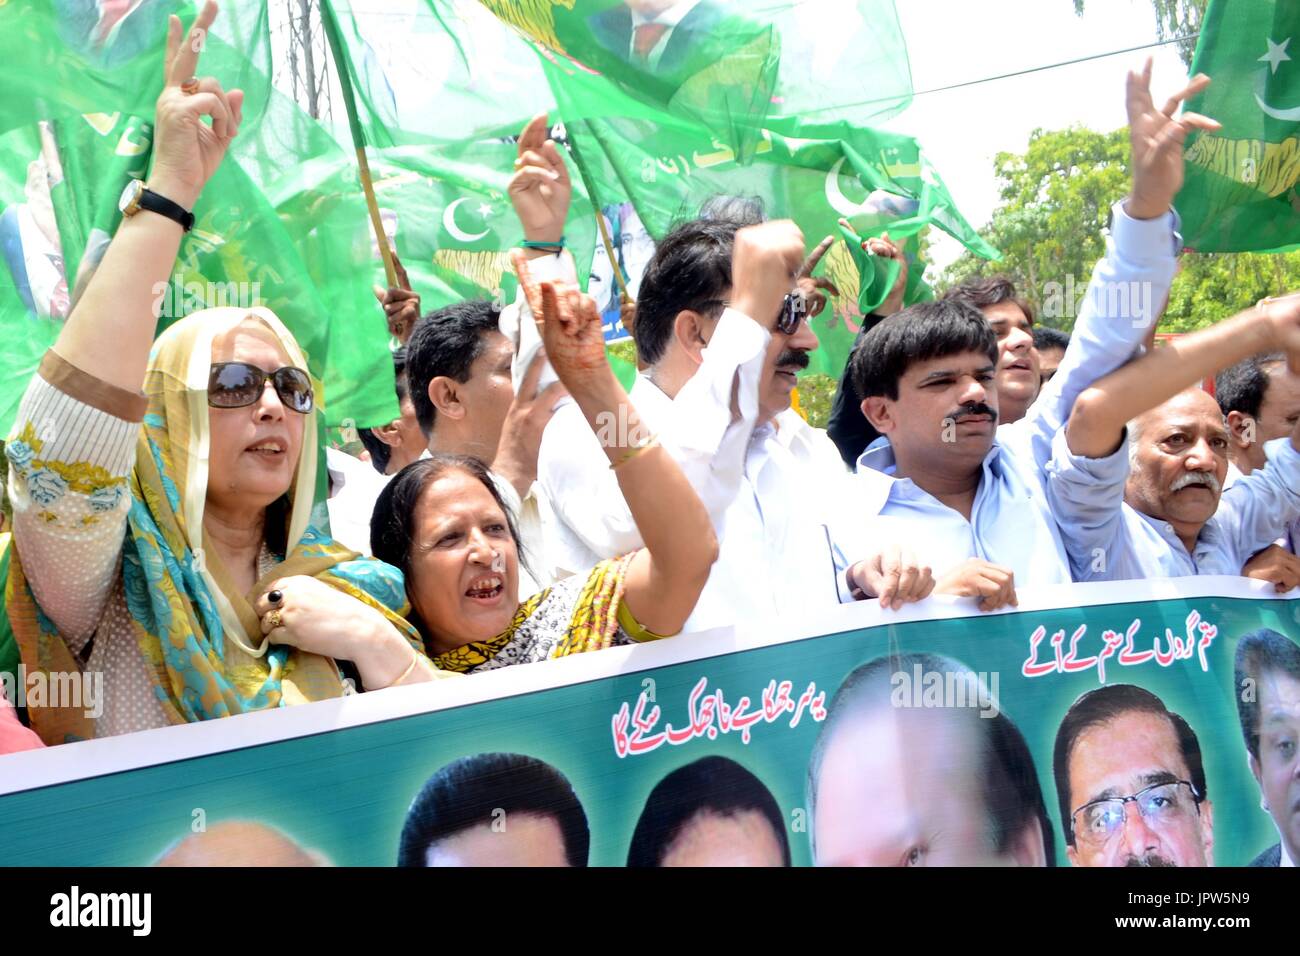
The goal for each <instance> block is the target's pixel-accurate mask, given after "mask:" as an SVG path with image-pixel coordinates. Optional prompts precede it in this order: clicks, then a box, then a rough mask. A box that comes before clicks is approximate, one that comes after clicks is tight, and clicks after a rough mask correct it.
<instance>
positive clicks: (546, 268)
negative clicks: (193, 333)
mask: <svg viewBox="0 0 1300 956" xmlns="http://www.w3.org/2000/svg"><path fill="white" fill-rule="evenodd" d="M544 122H545V120H544V118H543V117H539V118H538V119H536V120H534V121H533V123H532V124H530V126H529V128H528V129H527V130H525V132H524V135H523V137H521V140H520V169H519V172H517V173H516V174H515V179H514V180H513V181H512V185H511V196H512V200H513V202H514V205H515V210H516V212H517V213H518V215H519V218H520V221H521V223H522V224H523V227H524V236H525V239H526V242H527V244H528V247H529V255H530V268H531V269H532V271H533V276H534V278H536V279H538V280H539V281H542V280H546V279H552V278H557V277H562V276H563V274H564V272H565V270H566V269H568V268H571V265H568V264H567V262H566V257H565V256H564V255H561V254H560V250H561V249H562V245H563V243H562V239H563V235H562V233H563V231H564V223H565V220H566V217H567V214H568V204H569V196H570V187H569V179H568V172H567V170H566V168H565V164H564V161H563V159H562V158H561V157H560V155H559V153H558V151H557V150H556V147H555V145H554V143H549V142H546V141H545V137H544V130H545V126H544ZM760 218H761V215H752V216H751V215H746V216H745V217H744V219H745V221H737V220H736V219H707V218H701V219H696V220H693V221H690V222H687V223H684V224H683V225H680V226H678V227H677V228H675V229H673V230H672V231H670V232H669V233H668V234H667V235H666V236H664V237H663V239H662V241H660V243H659V244H658V247H657V248H656V250H655V253H654V256H653V257H652V258H651V260H650V262H649V263H648V264H647V266H646V268H645V271H644V273H643V274H642V277H641V285H640V288H639V290H638V294H637V303H636V321H635V325H634V332H633V334H634V336H635V339H636V346H637V360H638V364H639V365H641V366H642V368H641V370H640V371H639V372H638V374H637V377H636V382H635V384H634V385H633V386H632V389H631V392H630V397H631V400H632V404H633V406H634V407H635V408H636V410H637V412H638V414H639V416H640V418H641V421H642V422H643V423H644V425H645V427H646V434H645V435H643V436H633V438H632V440H631V441H632V444H637V443H638V442H643V443H645V444H648V443H649V442H651V441H654V442H657V443H658V444H660V445H662V446H663V447H664V448H666V449H667V450H668V452H669V454H670V455H672V457H673V458H674V459H675V460H676V461H677V463H678V464H679V465H680V466H681V468H682V469H683V471H684V472H685V473H686V476H687V478H688V479H689V480H690V482H691V484H692V486H693V487H694V488H695V490H696V491H697V492H698V493H699V495H700V497H701V500H703V502H704V504H705V506H706V507H707V508H708V509H709V513H710V515H711V517H712V518H713V521H714V526H715V528H716V530H717V533H718V538H719V540H720V542H721V555H720V557H719V559H718V561H717V563H716V564H715V565H714V567H713V570H712V572H711V574H710V577H709V581H708V584H707V585H706V587H705V589H704V593H703V594H702V595H701V597H700V600H699V603H698V604H697V605H696V609H695V611H694V613H693V614H692V615H691V617H690V619H689V620H688V621H687V623H686V626H685V627H684V628H683V630H684V631H686V632H691V631H699V630H706V629H709V628H713V627H722V626H728V625H732V624H735V623H736V622H737V621H738V620H765V621H770V620H771V619H772V618H773V617H775V616H777V615H779V614H781V613H782V612H785V613H790V612H794V613H800V612H802V611H805V610H806V609H807V607H808V606H809V605H810V604H813V605H815V604H818V603H821V604H826V605H831V604H836V603H838V601H839V592H838V589H837V587H836V569H835V565H834V562H833V560H832V548H831V543H830V542H829V540H828V538H827V531H826V528H825V515H824V514H823V509H824V508H825V506H826V503H827V501H829V500H830V499H831V494H830V490H831V488H832V486H833V485H834V484H835V482H836V481H837V479H842V477H843V473H842V470H840V469H839V467H838V461H837V456H836V454H835V452H834V450H833V448H830V446H829V442H828V441H827V440H825V438H824V436H822V441H821V443H820V446H821V451H820V452H819V450H818V443H816V442H812V441H808V442H802V441H794V442H790V441H788V439H789V438H790V434H791V433H790V431H789V430H788V429H787V430H785V431H784V433H782V431H781V430H780V427H779V423H778V419H779V418H780V417H781V416H782V414H783V413H786V412H788V410H789V409H790V406H791V394H792V392H793V391H794V387H795V380H796V375H797V374H798V372H800V371H801V370H803V369H804V368H806V367H807V366H808V361H809V360H808V355H809V353H810V352H812V350H813V349H815V348H817V336H816V335H815V334H814V333H813V331H812V329H811V328H809V326H808V322H807V315H806V309H807V307H806V305H805V304H804V299H803V296H802V294H801V292H800V291H799V290H798V286H799V285H800V283H801V282H802V281H804V280H806V279H807V278H808V277H809V275H810V274H811V272H812V269H813V268H814V267H815V265H816V258H818V257H819V256H818V253H816V252H815V253H814V255H813V256H812V257H809V258H808V259H807V260H805V258H804V257H805V252H806V249H805V243H804V237H803V234H802V233H801V232H800V230H799V229H798V227H797V226H795V224H794V223H793V222H790V221H788V220H784V221H772V222H757V223H754V220H755V219H760ZM751 223H754V224H751ZM826 248H829V242H824V243H823V244H822V246H821V247H819V251H820V252H825V250H826ZM516 305H517V307H518V308H519V309H520V315H521V318H520V319H519V320H518V327H519V328H520V329H521V332H522V330H526V329H527V328H529V327H530V326H531V325H532V320H531V318H529V317H528V316H527V315H524V314H523V313H524V310H525V309H526V306H527V303H526V301H524V300H522V299H521V300H518V301H517V303H516ZM508 320H510V316H508V315H507V316H505V317H503V323H506V324H510V322H509V321H508ZM520 342H521V344H520V346H519V348H518V349H517V351H516V358H515V362H516V365H518V364H519V363H520V362H522V361H525V360H526V358H527V356H528V355H529V354H530V351H529V350H530V348H531V346H530V345H529V344H528V343H526V342H525V341H524V340H523V339H522V338H521V340H520ZM542 380H543V381H545V380H546V378H545V374H544V376H543V379H542ZM625 427H626V424H625V423H620V422H616V421H611V422H607V423H597V430H596V431H595V432H593V430H592V426H591V425H589V424H588V422H587V420H586V419H585V418H584V416H583V414H582V411H581V410H580V409H579V408H578V406H577V405H575V404H574V403H573V402H571V401H566V402H561V403H560V404H559V405H558V406H557V408H556V411H555V414H554V417H553V418H552V419H551V421H550V422H549V423H548V424H547V426H546V430H545V432H544V433H543V436H542V443H541V449H540V452H539V455H538V462H537V482H538V485H539V486H540V488H541V489H542V492H543V496H544V498H545V500H546V502H547V504H548V510H547V513H546V515H545V518H544V521H545V530H546V543H547V549H548V552H547V553H548V560H550V561H551V562H553V564H554V566H555V568H556V570H557V572H558V573H559V575H560V576H564V575H565V574H566V573H567V574H572V573H575V572H577V571H581V570H583V569H586V568H590V567H592V566H594V565H595V564H596V563H597V562H599V561H601V560H604V559H607V558H613V557H617V556H619V555H623V554H627V553H629V552H631V551H635V550H636V549H637V548H640V547H641V546H642V542H641V535H640V532H639V531H638V529H637V527H636V523H635V522H634V521H633V520H632V516H631V513H630V512H629V511H628V508H627V504H626V502H625V501H624V500H623V495H622V492H621V490H620V489H619V485H618V481H617V478H616V476H615V475H614V473H613V472H612V471H611V469H610V466H609V464H608V458H607V457H606V455H605V453H604V451H602V449H601V447H600V441H601V433H602V431H603V430H605V429H608V430H609V431H610V433H611V437H612V438H617V435H616V434H614V432H616V430H617V429H619V428H625ZM783 439H786V440H783ZM828 459H829V462H830V467H829V468H826V467H825V464H826V462H827V460H828ZM819 463H820V464H819ZM837 472H838V474H837ZM819 491H820V492H822V493H820V494H819ZM855 558H862V559H863V560H861V561H860V562H859V564H860V565H861V567H860V569H859V575H858V580H859V582H860V585H861V586H862V590H863V592H864V594H867V595H869V596H872V597H877V598H880V599H881V602H882V604H892V605H894V606H900V605H901V603H902V602H903V601H904V600H914V599H919V598H921V597H924V596H926V595H927V594H928V593H929V591H930V588H931V586H932V581H931V579H930V576H929V574H928V573H927V572H924V571H923V569H920V568H918V567H916V566H915V562H910V561H909V560H908V559H907V558H906V556H905V555H903V554H901V548H896V547H891V548H888V549H885V553H882V549H880V548H878V547H875V546H872V547H869V548H866V549H864V550H863V551H862V552H861V553H860V554H857V555H855ZM905 573H906V574H907V577H906V587H903V586H902V582H903V579H904V574H905Z"/></svg>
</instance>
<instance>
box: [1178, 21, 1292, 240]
mask: <svg viewBox="0 0 1300 956" xmlns="http://www.w3.org/2000/svg"><path fill="white" fill-rule="evenodd" d="M1230 9H1231V15H1230V14H1229V10H1230ZM1297 43H1300V4H1296V3H1295V2H1293V0H1276V2H1274V0H1233V2H1232V4H1231V7H1229V4H1228V3H1226V2H1225V0H1211V3H1210V7H1209V10H1208V11H1207V12H1206V15H1205V22H1204V25H1203V26H1202V27H1201V38H1200V41H1199V43H1198V44H1197V47H1196V58H1195V61H1194V62H1193V64H1192V72H1193V73H1197V72H1200V73H1206V74H1208V75H1209V76H1210V77H1211V78H1212V79H1213V81H1214V82H1213V83H1212V84H1211V85H1210V86H1209V87H1208V88H1207V89H1206V91H1205V92H1204V93H1202V94H1201V95H1200V96H1199V97H1197V98H1196V99H1195V100H1193V101H1192V102H1191V103H1190V104H1189V105H1188V109H1190V110H1194V111H1196V112H1198V113H1204V114H1205V115H1207V116H1211V117H1213V118H1214V119H1216V120H1218V121H1219V122H1220V123H1222V124H1223V129H1222V130H1220V131H1219V132H1217V133H1194V134H1193V135H1192V137H1190V138H1189V143H1188V146H1187V151H1186V154H1185V155H1186V161H1187V174H1186V177H1187V178H1186V181H1185V183H1184V185H1183V190H1182V192H1180V193H1179V194H1178V202H1177V205H1178V211H1179V213H1180V214H1181V215H1182V219H1183V236H1184V241H1185V242H1186V244H1187V246H1188V247H1189V248H1191V249H1194V250H1196V251H1197V252H1249V251H1256V252H1266V251H1268V252H1283V251H1286V250H1290V249H1295V248H1300V189H1298V188H1297V181H1298V180H1300V46H1296V44H1297Z"/></svg>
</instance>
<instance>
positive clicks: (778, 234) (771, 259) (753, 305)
mask: <svg viewBox="0 0 1300 956" xmlns="http://www.w3.org/2000/svg"><path fill="white" fill-rule="evenodd" d="M803 265H804V241H803V233H802V232H800V231H799V227H798V226H796V225H795V224H794V223H793V222H791V221H790V220H789V219H774V220H772V221H771V222H765V223H762V224H760V225H757V226H746V227H745V228H744V229H741V230H739V231H738V232H737V233H736V242H735V245H734V247H733V248H732V253H731V286H732V297H731V298H732V302H733V303H734V304H735V307H736V309H737V310H739V311H740V312H743V313H744V314H745V315H747V316H749V317H750V318H751V319H753V320H754V321H755V322H757V323H758V324H759V325H761V326H763V328H765V329H771V328H772V326H773V323H774V322H775V321H776V317H777V315H778V314H779V313H780V311H781V304H782V303H783V302H784V301H785V297H786V296H787V295H789V294H790V291H791V290H792V289H793V288H794V287H795V283H796V282H797V281H798V280H799V274H800V271H801V270H802V269H803Z"/></svg>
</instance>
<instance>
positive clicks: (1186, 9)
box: [1074, 0, 1209, 66]
mask: <svg viewBox="0 0 1300 956" xmlns="http://www.w3.org/2000/svg"><path fill="white" fill-rule="evenodd" d="M1085 3H1086V0H1074V12H1075V14H1076V15H1078V16H1083V8H1084V5H1085ZM1208 5H1209V0H1151V6H1152V7H1153V8H1154V10H1155V14H1156V32H1157V35H1158V36H1159V37H1160V39H1161V40H1172V39H1173V38H1174V37H1192V39H1190V40H1183V41H1181V42H1180V43H1179V44H1178V55H1179V56H1181V57H1182V58H1183V62H1184V63H1186V64H1187V65H1188V66H1191V65H1192V54H1194V53H1195V52H1196V37H1195V36H1194V34H1196V33H1199V32H1200V30H1201V21H1202V20H1204V19H1205V8H1206V6H1208Z"/></svg>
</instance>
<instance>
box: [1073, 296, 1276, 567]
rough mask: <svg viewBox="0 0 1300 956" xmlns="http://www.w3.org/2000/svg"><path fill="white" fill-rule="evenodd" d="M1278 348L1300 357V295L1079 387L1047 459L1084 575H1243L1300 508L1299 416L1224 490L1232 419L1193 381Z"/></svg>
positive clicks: (1267, 302)
mask: <svg viewBox="0 0 1300 956" xmlns="http://www.w3.org/2000/svg"><path fill="white" fill-rule="evenodd" d="M1272 349H1281V350H1285V351H1286V353H1287V355H1288V357H1289V360H1290V362H1291V364H1292V366H1293V367H1295V366H1296V365H1297V363H1300V295H1290V296H1286V297H1285V298H1280V299H1271V300H1270V299H1265V300H1263V301H1262V302H1260V304H1259V305H1257V306H1256V307H1255V308H1254V309H1250V310H1248V311H1246V312H1243V313H1241V314H1240V315H1238V316H1235V317H1234V318H1232V319H1229V320H1227V321H1226V322H1220V323H1219V324H1217V325H1214V326H1212V327H1210V328H1208V329H1203V330H1202V331H1200V332H1196V333H1194V334H1192V335H1188V336H1184V337H1183V338H1181V339H1179V340H1178V341H1176V342H1172V343H1170V344H1169V345H1166V346H1165V347H1163V348H1160V349H1156V350H1155V351H1154V352H1152V353H1151V354H1149V355H1146V356H1144V357H1143V358H1141V359H1139V360H1137V361H1135V362H1133V363H1131V364H1129V365H1127V366H1125V367H1124V368H1122V369H1120V370H1118V371H1116V372H1114V373H1112V374H1111V375H1108V376H1106V377H1105V378H1104V379H1101V380H1100V381H1098V382H1097V384H1096V385H1094V386H1093V387H1092V388H1089V389H1087V390H1086V391H1085V392H1084V393H1083V394H1082V395H1080V396H1079V398H1078V399H1077V400H1076V402H1075V404H1074V410H1073V412H1072V413H1071V415H1070V420H1069V423H1068V424H1067V426H1066V427H1065V428H1063V429H1062V430H1061V431H1060V433H1059V434H1058V435H1057V436H1056V439H1055V444H1054V454H1053V457H1052V460H1051V462H1050V463H1049V464H1048V468H1047V471H1048V483H1047V487H1048V496H1049V499H1050V501H1051V503H1052V508H1053V510H1054V512H1055V514H1056V516H1057V520H1058V522H1059V524H1060V528H1061V533H1062V535H1063V537H1064V538H1065V541H1066V547H1067V550H1068V552H1069V555H1070V563H1071V569H1072V570H1073V572H1074V574H1075V577H1076V578H1077V579H1078V580H1082V581H1116V580H1126V579H1130V578H1161V577H1181V576H1185V575H1192V574H1240V573H1241V569H1242V567H1243V565H1245V563H1246V562H1247V561H1248V560H1249V559H1250V557H1251V555H1253V554H1254V553H1255V552H1257V551H1259V550H1260V549H1261V548H1264V547H1266V546H1267V545H1269V544H1270V543H1271V542H1272V541H1273V540H1274V539H1276V538H1277V537H1278V536H1279V535H1281V534H1282V533H1283V531H1284V530H1285V529H1286V526H1287V524H1288V523H1289V522H1291V521H1293V520H1295V519H1296V518H1297V517H1300V425H1298V426H1296V427H1295V428H1294V429H1293V430H1292V432H1291V435H1290V437H1288V438H1280V439H1277V440H1276V441H1274V442H1271V443H1269V447H1268V448H1267V449H1266V452H1267V459H1268V460H1267V463H1266V464H1265V465H1264V467H1262V468H1258V469H1255V470H1253V471H1252V472H1251V473H1250V474H1249V475H1244V476H1242V477H1241V478H1239V479H1238V480H1237V481H1236V482H1235V483H1234V484H1233V485H1232V487H1231V488H1229V489H1228V490H1227V491H1224V490H1223V480H1224V476H1225V475H1226V474H1227V471H1228V448H1229V434H1228V429H1227V426H1226V424H1225V422H1224V418H1223V413H1222V411H1221V410H1220V409H1219V406H1218V404H1217V403H1216V402H1215V400H1214V399H1213V398H1212V397H1211V396H1210V395H1209V394H1208V393H1206V392H1204V391H1202V390H1201V389H1199V388H1197V387H1194V386H1195V383H1197V382H1199V381H1201V380H1202V379H1203V378H1205V377H1206V376H1207V375H1211V374H1213V373H1214V372H1215V371H1217V370H1219V369H1220V368H1223V367H1225V366H1227V365H1231V364H1232V363H1233V362H1236V361H1239V360H1240V359H1242V358H1245V357H1246V356H1249V355H1253V354H1256V353H1259V352H1265V351H1269V350H1272ZM1171 396H1172V397H1171ZM1153 406H1154V407H1153ZM1126 423H1127V425H1126Z"/></svg>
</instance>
